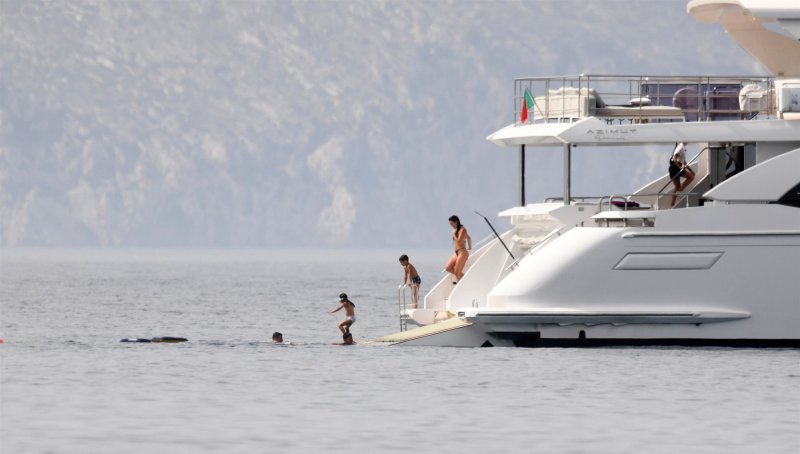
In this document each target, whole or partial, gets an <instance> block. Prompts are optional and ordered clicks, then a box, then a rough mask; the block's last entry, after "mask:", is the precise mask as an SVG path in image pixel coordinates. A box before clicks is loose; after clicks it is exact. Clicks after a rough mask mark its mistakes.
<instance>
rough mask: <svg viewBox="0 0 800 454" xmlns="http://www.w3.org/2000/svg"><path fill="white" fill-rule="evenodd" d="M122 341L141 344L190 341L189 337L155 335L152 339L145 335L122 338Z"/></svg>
mask: <svg viewBox="0 0 800 454" xmlns="http://www.w3.org/2000/svg"><path fill="white" fill-rule="evenodd" d="M119 341H120V342H134V343H141V344H177V343H179V342H188V341H189V339H186V338H185V337H170V336H164V337H154V338H152V339H147V338H143V337H134V338H128V339H120V340H119Z"/></svg>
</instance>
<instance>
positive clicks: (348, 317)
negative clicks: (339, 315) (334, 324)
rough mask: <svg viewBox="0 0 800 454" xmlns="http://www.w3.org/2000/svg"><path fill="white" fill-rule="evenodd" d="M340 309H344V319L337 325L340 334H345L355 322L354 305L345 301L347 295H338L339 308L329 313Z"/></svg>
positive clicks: (347, 300)
mask: <svg viewBox="0 0 800 454" xmlns="http://www.w3.org/2000/svg"><path fill="white" fill-rule="evenodd" d="M341 309H344V313H345V317H344V320H342V323H339V330H340V331H341V332H342V334H345V333H349V332H350V326H351V325H352V324H353V323H355V322H356V305H355V304H353V302H352V301H350V300H349V299H347V293H342V294H341V295H339V307H337V308H336V309H334V310H332V311H331V312H330V313H331V314H333V313H334V312H338V311H339V310H341Z"/></svg>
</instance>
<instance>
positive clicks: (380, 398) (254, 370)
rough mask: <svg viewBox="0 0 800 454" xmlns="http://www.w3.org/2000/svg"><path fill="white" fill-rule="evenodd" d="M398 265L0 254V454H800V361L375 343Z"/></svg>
mask: <svg viewBox="0 0 800 454" xmlns="http://www.w3.org/2000/svg"><path fill="white" fill-rule="evenodd" d="M403 252H406V253H408V254H409V255H410V256H411V262H412V263H414V264H415V265H416V266H417V268H418V269H419V271H420V273H421V275H422V279H423V289H424V288H425V287H426V286H427V288H430V287H429V286H430V285H431V284H432V283H433V282H434V281H435V280H436V279H438V277H439V273H440V270H441V268H442V265H443V263H444V262H445V260H446V259H447V251H441V252H439V251H416V252H415V251H305V250H304V251H279V252H275V251H161V250H159V251H138V250H132V251H85V250H58V251H52V250H22V251H20V250H2V251H0V337H1V338H3V339H4V343H3V344H0V452H2V453H3V454H16V453H142V452H146V453H267V452H276V453H299V452H303V453H306V452H310V453H314V452H342V453H344V452H351V453H380V452H425V453H427V452H430V453H451V452H452V453H463V452H470V453H471V452H478V453H485V452H489V453H508V452H522V453H531V452H546V453H676V452H679V453H797V452H800V351H798V350H750V349H723V348H720V349H683V348H605V349H591V350H578V349H514V348H484V349H480V348H432V347H431V348H425V347H391V346H385V345H381V344H374V343H370V342H369V341H370V340H371V339H374V338H375V337H378V336H381V335H384V334H388V333H391V332H394V331H396V330H397V328H398V321H397V307H396V299H397V284H398V283H399V282H400V280H401V279H402V268H401V267H400V266H399V264H398V261H397V257H398V256H399V255H400V254H401V253H403ZM343 291H344V292H347V293H348V294H349V295H350V297H351V299H352V300H353V301H354V302H355V304H356V310H357V312H356V315H357V322H356V324H355V325H354V326H353V333H354V336H355V338H356V341H357V342H358V345H356V346H350V347H342V346H337V345H333V343H335V342H340V341H341V338H340V336H339V333H338V330H337V328H336V324H337V323H338V322H339V321H340V320H341V318H342V315H340V314H341V313H336V314H334V315H330V314H328V313H327V311H329V310H331V309H333V308H335V307H336V305H337V295H338V294H339V293H340V292H343ZM273 331H281V332H283V334H284V337H285V339H286V340H288V341H292V342H293V343H294V344H295V345H293V346H288V347H277V346H273V345H272V344H271V343H270V342H269V340H270V336H271V333H272V332H273ZM156 336H180V337H186V338H188V339H189V342H187V343H183V344H130V343H120V342H119V340H120V339H121V338H128V337H147V338H151V337H156Z"/></svg>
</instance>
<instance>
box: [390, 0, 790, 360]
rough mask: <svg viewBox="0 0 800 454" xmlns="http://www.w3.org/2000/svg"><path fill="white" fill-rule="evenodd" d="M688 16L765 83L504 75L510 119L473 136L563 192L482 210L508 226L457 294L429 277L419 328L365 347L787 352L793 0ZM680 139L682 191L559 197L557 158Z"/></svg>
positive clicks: (698, 8)
mask: <svg viewBox="0 0 800 454" xmlns="http://www.w3.org/2000/svg"><path fill="white" fill-rule="evenodd" d="M687 11H688V12H689V14H691V15H692V16H693V17H695V18H696V19H697V20H701V21H709V22H712V21H713V22H718V23H720V24H722V25H723V26H724V27H725V28H726V30H727V31H728V33H729V34H730V35H731V36H732V37H734V38H735V39H737V40H738V41H739V42H740V43H741V44H742V46H743V47H744V48H745V49H747V50H748V51H749V52H750V53H751V54H752V55H753V56H754V57H756V58H757V59H758V60H759V61H760V62H762V63H763V64H764V67H765V68H767V70H768V71H769V72H770V73H771V74H772V75H771V76H769V77H760V76H758V77H730V76H726V77H715V76H644V75H635V76H631V75H615V76H608V75H602V76H598V75H583V74H581V75H576V76H561V77H541V78H536V77H532V78H523V79H517V80H516V81H515V100H514V102H515V122H514V123H513V124H511V125H509V126H507V127H505V128H502V129H500V130H499V131H497V132H495V133H493V134H491V135H490V136H489V137H488V138H487V139H488V140H489V141H491V142H493V143H494V144H496V145H498V146H500V147H511V148H515V149H516V148H518V149H519V150H520V155H521V157H522V159H523V162H524V154H525V149H526V147H550V148H552V147H557V148H556V149H557V150H558V152H560V153H562V154H563V157H564V191H563V194H562V195H561V196H560V197H556V198H552V199H548V200H545V201H544V202H542V203H533V204H527V203H525V201H524V189H523V191H522V197H521V198H522V200H521V203H520V205H519V206H516V207H513V208H510V209H508V210H505V211H503V212H501V213H500V214H499V215H500V217H502V218H506V219H508V220H509V221H510V223H511V225H512V227H511V229H510V230H508V231H506V232H505V233H503V234H501V235H497V237H496V238H494V239H492V240H491V241H488V242H486V243H485V244H484V245H482V246H481V247H479V248H477V250H476V251H474V252H473V253H472V255H471V256H470V257H469V261H468V263H467V268H466V272H465V275H464V277H463V278H462V279H461V280H460V281H459V282H458V284H457V285H453V284H452V276H449V275H448V276H445V277H444V278H443V279H442V280H441V281H440V282H439V283H437V284H436V285H435V286H434V287H433V289H431V290H430V292H428V294H427V295H426V296H425V302H424V306H423V307H422V308H418V309H403V313H402V317H404V320H406V321H407V322H410V323H414V324H417V325H420V328H416V329H411V330H407V331H401V332H400V333H397V334H394V335H390V336H386V337H384V338H382V339H381V340H384V341H387V342H393V343H397V344H405V345H442V346H530V347H537V346H595V345H731V346H792V347H800V279H798V276H800V272H799V271H798V270H800V5H797V4H796V3H794V2H790V1H776V0H772V1H758V2H756V1H751V0H694V1H691V2H689V4H688V6H687ZM776 27H777V28H776ZM679 142H683V143H686V144H689V147H690V149H691V150H693V151H694V156H692V158H691V160H690V164H691V166H692V168H693V169H694V171H695V173H696V178H695V179H694V181H693V182H692V183H691V186H689V187H688V188H686V189H685V190H684V191H683V192H681V193H677V194H673V193H674V192H675V191H674V189H673V185H672V182H671V180H670V177H669V175H665V176H663V177H661V178H659V179H657V180H655V181H653V182H651V183H649V184H647V185H646V186H645V187H643V188H640V189H639V190H637V191H635V192H633V193H631V194H609V195H604V196H591V197H584V196H580V195H577V194H572V191H571V181H570V170H571V169H570V158H571V153H572V149H573V147H580V146H597V145H601V146H602V145H608V146H614V147H641V146H642V145H644V144H661V145H664V146H665V147H670V146H673V145H674V144H675V143H679ZM665 166H666V159H665ZM673 195H674V196H675V197H674V198H673ZM673 200H677V203H675V204H674V205H673V204H672V201H673ZM401 326H403V325H402V324H401Z"/></svg>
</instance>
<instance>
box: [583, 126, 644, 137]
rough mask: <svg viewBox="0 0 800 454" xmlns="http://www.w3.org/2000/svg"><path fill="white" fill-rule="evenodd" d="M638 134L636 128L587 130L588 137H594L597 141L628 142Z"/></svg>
mask: <svg viewBox="0 0 800 454" xmlns="http://www.w3.org/2000/svg"><path fill="white" fill-rule="evenodd" d="M637 132H638V130H637V129H636V128H601V129H587V130H586V135H591V136H594V139H595V140H628V139H630V138H631V137H632V136H634V135H636V133H637Z"/></svg>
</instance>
